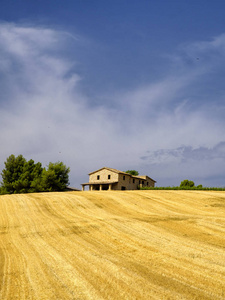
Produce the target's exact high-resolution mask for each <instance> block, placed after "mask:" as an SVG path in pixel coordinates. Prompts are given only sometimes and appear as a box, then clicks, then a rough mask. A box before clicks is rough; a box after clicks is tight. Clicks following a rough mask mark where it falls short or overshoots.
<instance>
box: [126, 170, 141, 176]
mask: <svg viewBox="0 0 225 300" xmlns="http://www.w3.org/2000/svg"><path fill="white" fill-rule="evenodd" d="M125 173H128V174H130V175H134V176H138V175H139V172H138V171H136V170H127V171H125Z"/></svg>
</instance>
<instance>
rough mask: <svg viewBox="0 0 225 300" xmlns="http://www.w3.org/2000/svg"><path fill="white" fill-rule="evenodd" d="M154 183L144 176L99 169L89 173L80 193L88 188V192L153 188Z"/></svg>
mask: <svg viewBox="0 0 225 300" xmlns="http://www.w3.org/2000/svg"><path fill="white" fill-rule="evenodd" d="M155 183H156V181H155V180H153V179H152V178H150V177H148V176H146V175H144V176H134V175H130V174H128V173H125V172H122V171H119V170H116V169H111V168H106V167H104V168H101V169H99V170H97V171H94V172H91V173H89V182H88V183H82V184H81V185H82V191H84V190H85V186H87V185H88V186H89V190H90V191H97V190H100V191H101V190H137V189H138V188H139V187H148V186H149V187H154V186H155Z"/></svg>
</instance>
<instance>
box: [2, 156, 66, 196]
mask: <svg viewBox="0 0 225 300" xmlns="http://www.w3.org/2000/svg"><path fill="white" fill-rule="evenodd" d="M69 171H70V169H69V168H67V167H66V166H65V165H64V164H63V163H62V162H58V163H51V162H50V163H49V165H48V168H47V170H46V169H45V168H44V169H43V168H42V165H41V163H40V162H38V163H36V164H35V163H34V161H33V160H32V159H31V160H29V161H26V159H25V158H24V157H23V156H22V155H19V156H17V157H15V155H13V154H12V155H10V156H9V157H8V158H7V160H6V162H5V169H3V171H2V173H1V175H2V179H3V181H2V186H1V187H0V194H12V193H32V192H45V191H46V192H47V191H63V190H65V189H66V187H67V186H68V185H69V175H68V174H69Z"/></svg>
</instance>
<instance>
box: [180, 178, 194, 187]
mask: <svg viewBox="0 0 225 300" xmlns="http://www.w3.org/2000/svg"><path fill="white" fill-rule="evenodd" d="M194 186H195V184H194V181H191V180H187V179H185V180H183V181H181V183H180V188H183V189H188V188H193V187H194Z"/></svg>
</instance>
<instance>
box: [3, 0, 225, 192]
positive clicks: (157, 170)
mask: <svg viewBox="0 0 225 300" xmlns="http://www.w3.org/2000/svg"><path fill="white" fill-rule="evenodd" d="M0 7H1V9H0V128H1V131H0V141H1V144H0V145H1V146H0V171H1V170H2V169H3V168H4V162H5V161H6V159H7V157H8V156H9V155H11V154H14V155H16V156H17V155H19V154H22V155H23V156H24V157H25V158H26V159H27V160H29V159H33V160H34V161H35V162H41V163H42V165H43V166H44V167H46V166H47V164H48V163H49V162H50V161H51V162H57V161H62V162H63V163H65V164H66V166H68V167H70V186H72V187H76V188H81V186H80V184H81V183H85V182H88V173H90V172H92V171H95V170H97V169H99V168H102V167H110V168H115V169H119V170H121V171H126V170H131V169H135V170H137V171H139V174H140V175H148V176H150V177H151V178H153V179H154V180H156V181H157V183H156V185H157V186H178V185H180V182H181V181H182V180H184V179H189V180H193V181H194V182H195V184H196V185H198V184H202V185H203V186H208V187H212V186H214V187H224V186H225V117H224V116H225V2H224V1H222V0H221V1H220V0H214V1H212V0H188V1H186V0H168V1H166V0H157V1H155V0H154V1H153V0H148V1H147V0H139V1H134V0H129V1H126V0H120V1H118V0H114V1H111V0H109V1H103V0H91V1H90V0H74V1H62V0H60V1H59V0H45V1H43V0H39V1H35V0H29V1H25V0H0Z"/></svg>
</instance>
